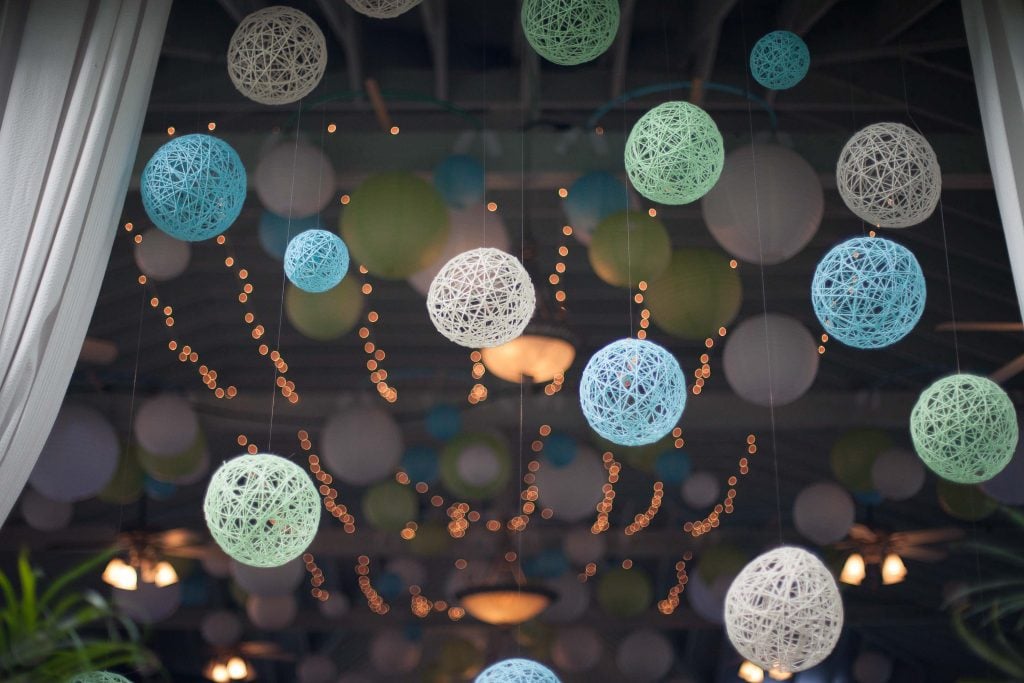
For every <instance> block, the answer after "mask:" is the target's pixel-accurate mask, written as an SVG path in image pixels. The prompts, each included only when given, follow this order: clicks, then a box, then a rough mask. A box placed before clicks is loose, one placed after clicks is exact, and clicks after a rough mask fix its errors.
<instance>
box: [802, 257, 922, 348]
mask: <svg viewBox="0 0 1024 683" xmlns="http://www.w3.org/2000/svg"><path fill="white" fill-rule="evenodd" d="M926 297H927V288H926V286H925V281H924V273H923V272H922V271H921V266H920V265H919V264H918V262H917V259H916V258H915V257H914V254H913V253H912V252H911V251H910V250H909V249H907V248H906V247H904V246H902V245H900V244H897V243H896V242H893V241H891V240H887V239H882V238H881V237H854V238H853V239H849V240H846V241H845V242H842V243H841V244H838V245H836V246H835V247H833V248H832V249H831V250H829V252H828V253H827V254H825V257H824V258H822V259H821V262H820V263H818V267H817V268H816V269H815V271H814V278H813V280H812V281H811V304H812V305H813V306H814V314H815V315H817V316H818V321H819V322H820V323H821V325H822V327H824V328H825V331H826V332H828V333H829V335H831V336H832V337H833V338H835V339H838V340H839V341H841V342H842V343H844V344H846V345H847V346H852V347H854V348H858V349H880V348H882V347H885V346H889V345H890V344H895V343H896V342H898V341H899V340H900V339H903V338H904V337H905V336H907V335H908V334H909V333H910V331H911V330H912V329H914V326H915V325H917V321H918V320H920V319H921V314H922V313H923V312H924V304H925V299H926Z"/></svg>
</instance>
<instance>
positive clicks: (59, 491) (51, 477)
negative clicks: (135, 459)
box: [28, 403, 121, 503]
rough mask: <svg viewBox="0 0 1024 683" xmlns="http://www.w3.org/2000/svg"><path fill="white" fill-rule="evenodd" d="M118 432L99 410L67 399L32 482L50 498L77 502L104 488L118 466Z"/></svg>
mask: <svg viewBox="0 0 1024 683" xmlns="http://www.w3.org/2000/svg"><path fill="white" fill-rule="evenodd" d="M120 450H121V447H120V443H119V442H118V439H117V433H116V432H115V431H114V427H113V426H112V425H111V424H110V421H109V420H107V418H106V417H104V416H103V414H101V413H100V412H99V411H97V410H95V409H94V408H90V407H88V406H85V405H80V404H76V403H65V404H64V405H63V406H61V409H60V412H59V413H57V419H56V420H54V423H53V428H52V429H51V430H50V435H49V436H48V437H47V438H46V443H45V444H43V450H42V451H41V452H40V453H39V459H38V460H37V461H36V465H35V468H34V469H33V470H32V474H30V475H29V478H28V483H29V485H31V486H32V488H34V489H35V490H36V491H37V492H39V493H41V494H42V495H43V496H45V497H46V498H49V499H50V500H57V501H62V502H65V503H73V502H75V501H79V500H85V499H86V498H92V497H93V496H95V495H96V494H97V493H99V492H100V491H102V490H103V487H105V486H106V485H107V483H108V482H109V481H110V480H111V479H112V478H113V476H114V472H115V471H116V470H117V461H118V453H119V451H120Z"/></svg>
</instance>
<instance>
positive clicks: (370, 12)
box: [345, 0, 422, 19]
mask: <svg viewBox="0 0 1024 683" xmlns="http://www.w3.org/2000/svg"><path fill="white" fill-rule="evenodd" d="M345 2H347V3H348V5H349V7H351V8H352V9H354V10H355V11H357V12H359V13H360V14H363V15H365V16H368V17H371V18H373V19H394V18H395V17H397V16H399V15H400V14H405V13H406V12H408V11H409V10H411V9H412V8H413V7H415V6H416V5H418V4H420V2H422V0H345Z"/></svg>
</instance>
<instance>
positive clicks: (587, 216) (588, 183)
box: [562, 171, 629, 243]
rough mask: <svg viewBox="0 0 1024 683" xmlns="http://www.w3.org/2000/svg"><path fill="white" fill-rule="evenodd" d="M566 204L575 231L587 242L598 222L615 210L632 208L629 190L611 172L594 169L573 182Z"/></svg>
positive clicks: (566, 211) (581, 239)
mask: <svg viewBox="0 0 1024 683" xmlns="http://www.w3.org/2000/svg"><path fill="white" fill-rule="evenodd" d="M562 207H563V208H564V209H565V217H566V219H567V220H568V221H569V225H571V226H572V229H573V234H574V235H576V238H577V239H579V240H580V241H581V242H583V243H587V242H589V240H590V234H591V233H592V232H594V228H596V227H597V224H598V223H600V222H601V221H603V220H604V219H605V218H607V217H608V216H611V215H612V214H613V213H618V212H620V211H626V210H627V209H629V190H627V189H626V186H625V184H624V183H623V182H622V181H621V180H619V179H618V178H616V177H615V176H613V175H612V174H611V173H608V172H607V171H591V172H590V173H586V174H584V175H581V176H580V177H579V178H577V179H576V181H575V182H573V184H572V185H571V186H570V187H569V196H568V197H566V198H565V202H564V203H563V204H562Z"/></svg>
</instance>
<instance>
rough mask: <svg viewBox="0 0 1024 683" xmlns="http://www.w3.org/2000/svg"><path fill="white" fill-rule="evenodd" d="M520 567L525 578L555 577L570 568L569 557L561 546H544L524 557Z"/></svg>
mask: <svg viewBox="0 0 1024 683" xmlns="http://www.w3.org/2000/svg"><path fill="white" fill-rule="evenodd" d="M522 569H523V574H525V575H526V578H527V579H557V578H558V577H559V576H562V575H563V574H565V573H566V572H568V571H569V570H570V567H569V558H567V557H566V556H565V552H563V551H562V549H561V548H545V549H544V550H542V551H540V552H539V553H537V554H535V555H530V556H528V557H525V558H524V559H523V562H522Z"/></svg>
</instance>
